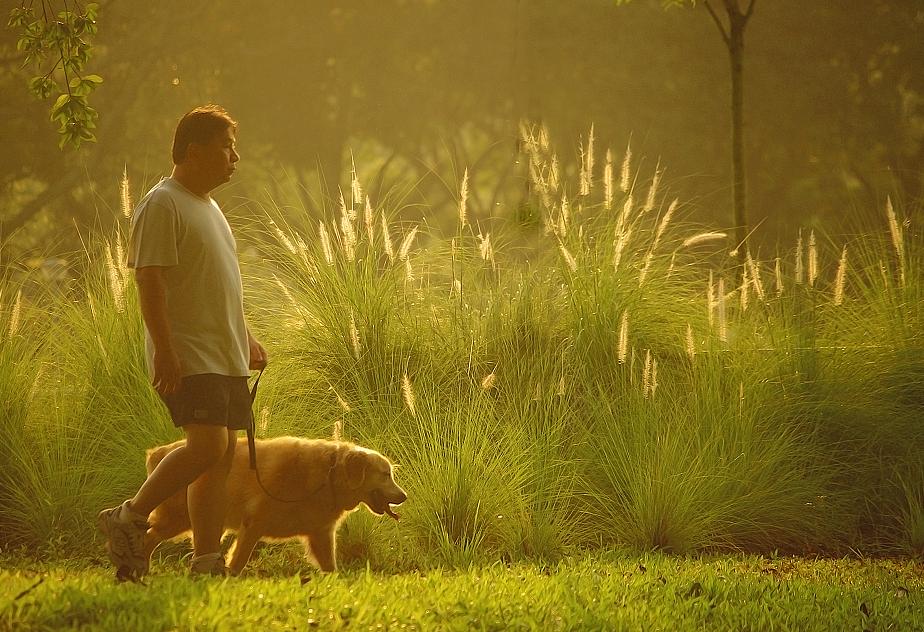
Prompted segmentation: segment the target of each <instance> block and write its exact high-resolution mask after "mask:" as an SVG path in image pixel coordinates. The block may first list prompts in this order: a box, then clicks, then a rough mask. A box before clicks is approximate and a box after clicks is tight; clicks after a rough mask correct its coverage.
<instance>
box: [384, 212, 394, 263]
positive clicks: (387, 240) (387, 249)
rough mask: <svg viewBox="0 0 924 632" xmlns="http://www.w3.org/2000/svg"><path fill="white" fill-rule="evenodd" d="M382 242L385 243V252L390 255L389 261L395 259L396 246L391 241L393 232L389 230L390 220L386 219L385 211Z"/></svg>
mask: <svg viewBox="0 0 924 632" xmlns="http://www.w3.org/2000/svg"><path fill="white" fill-rule="evenodd" d="M382 242H383V243H384V245H385V254H386V255H387V256H388V262H389V263H394V261H395V247H394V245H393V244H392V243H391V234H389V232H388V220H386V219H385V212H384V211H383V212H382Z"/></svg>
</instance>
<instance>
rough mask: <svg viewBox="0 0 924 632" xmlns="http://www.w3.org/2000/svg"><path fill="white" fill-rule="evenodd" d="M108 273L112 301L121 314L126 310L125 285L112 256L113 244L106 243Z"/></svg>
mask: <svg viewBox="0 0 924 632" xmlns="http://www.w3.org/2000/svg"><path fill="white" fill-rule="evenodd" d="M105 250H106V273H107V274H108V276H109V291H110V292H111V293H112V301H113V303H114V304H115V308H116V311H117V312H119V313H120V314H121V313H122V312H124V311H125V287H124V284H123V281H122V276H121V275H120V274H119V269H118V267H117V266H116V263H115V261H114V260H113V258H112V246H111V245H110V244H109V243H107V244H106V248H105Z"/></svg>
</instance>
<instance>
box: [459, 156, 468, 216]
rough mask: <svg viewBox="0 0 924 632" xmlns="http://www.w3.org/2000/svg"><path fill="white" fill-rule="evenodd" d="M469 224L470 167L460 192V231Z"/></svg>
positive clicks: (464, 175) (463, 179) (466, 169)
mask: <svg viewBox="0 0 924 632" xmlns="http://www.w3.org/2000/svg"><path fill="white" fill-rule="evenodd" d="M467 223H468V167H466V168H465V173H464V174H463V175H462V188H461V189H460V190H459V230H461V229H463V228H465V225H466V224H467Z"/></svg>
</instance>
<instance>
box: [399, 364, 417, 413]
mask: <svg viewBox="0 0 924 632" xmlns="http://www.w3.org/2000/svg"><path fill="white" fill-rule="evenodd" d="M401 395H402V396H403V397H404V403H405V404H406V405H407V408H408V410H410V411H411V415H413V417H414V419H416V418H417V399H416V398H415V397H414V387H413V386H412V385H411V379H410V378H409V377H408V376H407V373H405V374H404V377H402V378H401Z"/></svg>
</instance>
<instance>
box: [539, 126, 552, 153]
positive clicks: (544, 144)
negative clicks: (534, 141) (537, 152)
mask: <svg viewBox="0 0 924 632" xmlns="http://www.w3.org/2000/svg"><path fill="white" fill-rule="evenodd" d="M549 146H550V143H549V128H548V127H546V126H545V123H541V124H540V125H539V149H541V150H542V151H548V150H549Z"/></svg>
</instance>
